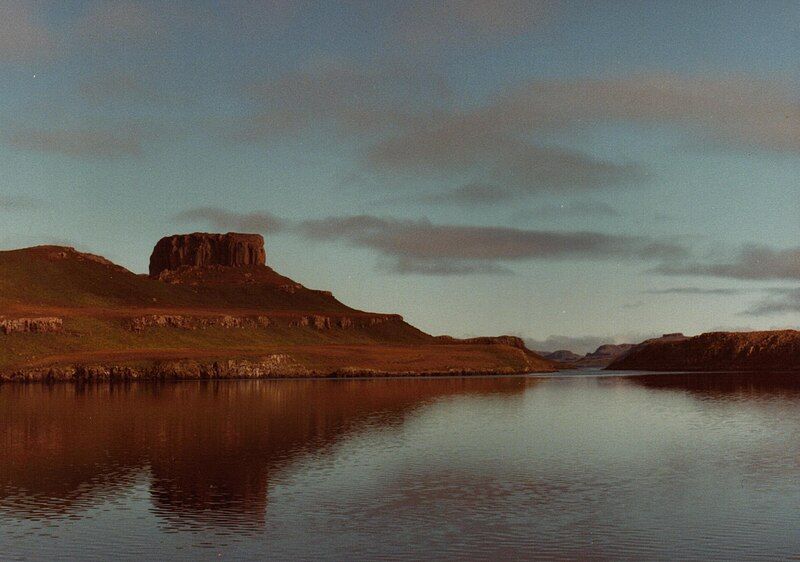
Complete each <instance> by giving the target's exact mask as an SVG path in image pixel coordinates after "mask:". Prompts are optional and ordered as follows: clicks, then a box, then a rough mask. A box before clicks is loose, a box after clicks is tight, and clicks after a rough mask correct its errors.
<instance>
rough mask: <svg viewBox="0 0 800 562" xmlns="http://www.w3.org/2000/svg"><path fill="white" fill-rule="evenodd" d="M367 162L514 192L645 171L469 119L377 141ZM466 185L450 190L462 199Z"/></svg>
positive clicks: (597, 183) (633, 176) (584, 184)
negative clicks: (465, 177) (466, 177)
mask: <svg viewBox="0 0 800 562" xmlns="http://www.w3.org/2000/svg"><path fill="white" fill-rule="evenodd" d="M366 164H367V166H368V168H369V169H370V170H372V171H373V172H377V173H385V172H394V173H412V174H422V175H430V176H433V177H442V176H444V177H448V176H452V175H456V176H457V175H462V174H465V173H466V174H469V175H470V176H471V177H473V178H475V179H474V180H472V181H471V183H470V184H468V185H479V186H480V185H484V186H486V185H489V186H494V185H496V186H499V190H500V191H499V193H502V190H508V191H509V192H512V193H513V192H517V193H526V192H538V191H563V190H586V189H593V188H597V187H607V186H611V185H617V184H624V183H632V182H635V181H638V180H641V179H642V178H643V177H644V172H643V171H642V170H641V169H640V168H638V167H637V166H635V165H632V164H618V163H614V162H609V161H604V160H600V159H597V158H593V157H591V156H589V155H586V154H582V153H580V152H576V151H571V150H567V149H562V148H557V147H550V146H538V145H536V144H532V143H529V142H526V141H522V140H520V139H518V138H515V137H513V136H511V135H509V134H507V133H505V132H497V131H492V130H487V128H486V127H485V126H484V124H483V123H481V122H480V121H476V120H472V119H466V120H461V121H459V122H454V123H448V124H446V125H445V126H442V127H437V128H420V129H416V130H413V131H410V132H408V133H406V134H404V135H400V136H395V137H393V138H389V139H385V140H383V141H381V142H379V143H377V144H375V145H374V146H372V147H371V148H370V149H369V150H368V152H367V154H366ZM465 194H466V195H467V196H468V197H467V198H469V196H470V195H471V193H470V192H466V193H465V192H464V188H461V189H460V190H456V191H453V192H451V193H450V194H449V195H450V196H451V198H453V199H454V200H459V199H460V198H461V199H463V196H464V195H465Z"/></svg>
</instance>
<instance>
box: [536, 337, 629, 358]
mask: <svg viewBox="0 0 800 562" xmlns="http://www.w3.org/2000/svg"><path fill="white" fill-rule="evenodd" d="M615 341H616V340H615V338H613V337H611V336H609V337H597V336H548V337H547V338H546V339H543V340H536V339H533V338H525V345H526V346H527V347H528V348H529V349H533V350H535V351H542V352H547V353H551V352H553V351H558V350H560V349H567V350H569V351H572V352H574V353H579V354H586V353H590V352H592V351H594V350H596V349H597V348H598V347H600V346H601V345H603V344H606V343H614V342H615Z"/></svg>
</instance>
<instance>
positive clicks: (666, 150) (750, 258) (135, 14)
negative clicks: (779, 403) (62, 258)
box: [0, 0, 800, 351]
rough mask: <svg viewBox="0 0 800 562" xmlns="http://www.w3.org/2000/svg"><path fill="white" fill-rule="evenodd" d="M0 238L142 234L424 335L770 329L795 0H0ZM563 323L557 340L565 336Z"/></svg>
mask: <svg viewBox="0 0 800 562" xmlns="http://www.w3.org/2000/svg"><path fill="white" fill-rule="evenodd" d="M0 21H2V23H0V107H2V113H0V127H1V129H0V166H1V167H2V169H3V171H4V174H3V178H2V179H0V220H1V221H2V224H3V229H2V230H1V231H0V248H4V249H9V248H15V247H21V246H30V245H35V244H42V243H60V244H68V245H73V246H76V247H77V248H78V249H80V250H85V251H91V252H95V253H99V254H103V255H105V256H107V257H109V258H111V259H113V260H114V261H117V262H118V263H120V264H122V265H124V266H126V267H128V268H130V269H132V270H133V271H136V272H143V271H145V269H146V264H147V260H148V257H149V252H150V250H151V248H152V246H153V245H154V243H155V242H156V241H157V240H158V238H160V237H161V236H164V235H167V234H172V233H176V232H184V231H211V230H214V231H216V230H223V231H229V230H253V231H258V232H262V233H263V234H264V235H265V237H266V241H267V242H266V244H267V254H268V262H269V263H270V264H271V265H273V266H274V267H275V268H276V269H277V270H278V271H280V272H282V273H284V274H287V275H289V276H291V277H293V278H295V279H297V280H298V281H300V282H302V283H304V284H305V285H307V286H310V287H314V288H324V289H331V290H333V291H334V293H335V294H336V295H337V296H339V297H340V298H341V299H342V300H344V301H345V302H347V303H348V304H351V305H353V306H357V307H361V308H364V309H368V310H380V311H392V312H399V313H401V314H404V316H405V317H406V318H407V319H408V320H409V321H411V322H412V323H414V324H416V325H418V326H420V327H421V328H423V329H425V330H427V331H430V332H433V333H451V334H454V335H477V334H496V333H513V334H519V335H523V336H525V337H527V338H529V339H530V340H531V341H532V342H533V343H534V344H535V345H538V346H539V347H544V348H548V347H550V348H552V347H553V346H556V345H559V346H561V345H567V346H572V347H574V348H576V349H577V350H581V351H582V350H585V349H586V348H588V347H591V346H593V345H595V344H596V343H599V342H601V341H624V340H633V339H640V338H642V337H645V336H649V335H652V334H657V333H661V332H671V331H684V332H686V333H699V332H702V331H708V330H712V329H719V328H739V329H744V328H754V329H756V328H758V329H761V328H771V327H794V326H796V325H797V315H798V313H799V312H800V291H798V289H797V285H798V281H799V280H800V245H798V240H800V202H799V201H800V198H798V187H799V186H798V178H800V90H799V88H800V76H799V75H798V66H797V52H798V47H800V45H798V41H800V39H798V34H797V29H798V25H800V6H798V4H797V3H796V2H663V1H661V2H550V1H530V2H522V1H518V0H498V1H495V2H491V3H489V2H483V1H477V0H463V1H460V2H435V3H432V2H396V3H389V2H359V1H353V2H321V3H314V2H281V1H271V2H235V1H231V2H224V3H222V2H220V3H217V2H197V1H195V2H169V1H166V2H158V3H155V2H153V3H151V2H133V1H120V2H93V1H92V2H21V1H19V2H18V1H14V0H0ZM570 338H574V339H570Z"/></svg>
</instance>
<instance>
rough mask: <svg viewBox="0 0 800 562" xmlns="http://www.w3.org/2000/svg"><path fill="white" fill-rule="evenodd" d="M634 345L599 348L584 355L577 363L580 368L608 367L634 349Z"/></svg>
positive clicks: (621, 344) (606, 345)
mask: <svg viewBox="0 0 800 562" xmlns="http://www.w3.org/2000/svg"><path fill="white" fill-rule="evenodd" d="M634 347H636V346H635V344H632V343H619V344H613V343H607V344H604V345H601V346H600V347H598V348H597V349H596V350H595V351H593V352H592V353H587V354H586V355H584V356H583V357H582V358H581V360H580V361H578V362H577V365H578V366H579V367H606V366H608V365H610V364H611V363H613V362H614V361H616V360H617V359H619V358H620V357H622V356H623V355H625V354H626V353H628V352H629V351H630V350H631V349H633V348H634Z"/></svg>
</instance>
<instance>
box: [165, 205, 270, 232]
mask: <svg viewBox="0 0 800 562" xmlns="http://www.w3.org/2000/svg"><path fill="white" fill-rule="evenodd" d="M172 218H173V219H174V220H178V221H185V222H204V223H206V224H209V225H211V226H212V227H214V228H216V229H219V230H238V231H243V232H279V231H281V230H283V228H284V227H285V224H284V222H283V221H282V220H281V219H279V218H278V217H276V216H275V215H272V214H270V213H264V212H259V213H235V212H231V211H226V210H224V209H220V208H218V207H196V208H193V209H187V210H185V211H181V212H180V213H177V214H175V215H173V217H172Z"/></svg>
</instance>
